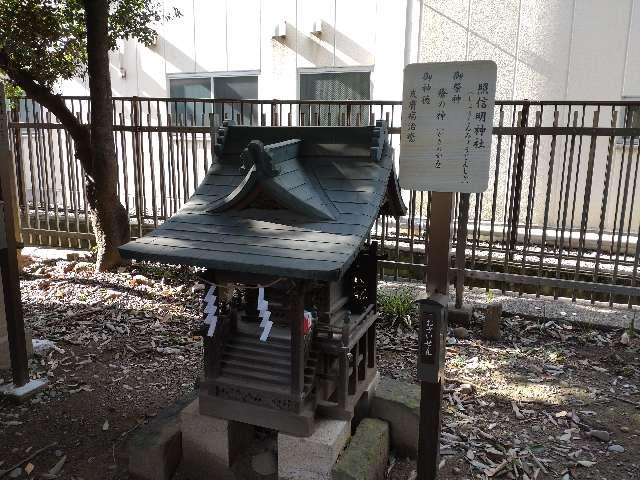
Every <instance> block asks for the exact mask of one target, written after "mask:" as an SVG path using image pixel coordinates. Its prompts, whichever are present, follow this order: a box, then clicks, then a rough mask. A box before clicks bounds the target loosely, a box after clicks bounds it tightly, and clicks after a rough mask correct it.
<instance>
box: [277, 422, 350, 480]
mask: <svg viewBox="0 0 640 480" xmlns="http://www.w3.org/2000/svg"><path fill="white" fill-rule="evenodd" d="M350 436H351V422H349V421H347V420H326V419H317V420H316V422H315V429H314V432H313V434H312V435H311V436H309V437H294V436H293V435H287V434H284V433H278V478H279V479H280V480H330V479H331V470H332V469H333V466H334V465H335V463H336V460H337V459H338V456H339V455H340V452H341V451H342V449H343V448H344V447H345V445H346V444H347V441H348V440H349V437H350Z"/></svg>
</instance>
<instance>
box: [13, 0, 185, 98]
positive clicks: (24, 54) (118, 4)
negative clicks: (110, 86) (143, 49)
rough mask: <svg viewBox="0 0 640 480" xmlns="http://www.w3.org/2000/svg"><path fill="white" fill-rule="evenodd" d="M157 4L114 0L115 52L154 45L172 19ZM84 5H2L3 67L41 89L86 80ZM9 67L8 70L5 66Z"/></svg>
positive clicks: (58, 0) (77, 1) (21, 0)
mask: <svg viewBox="0 0 640 480" xmlns="http://www.w3.org/2000/svg"><path fill="white" fill-rule="evenodd" d="M160 12H162V6H161V4H160V3H159V2H157V1H154V0H111V2H110V18H109V38H108V40H107V42H108V44H107V45H106V47H107V48H108V49H113V48H114V47H115V45H116V41H117V40H118V39H120V38H123V39H127V38H137V39H138V40H140V41H141V42H142V43H143V44H146V45H149V44H151V43H152V42H153V40H154V38H155V36H156V31H155V27H156V26H157V25H159V23H160V22H162V21H163V20H166V19H168V18H172V17H175V16H179V15H180V13H179V12H178V11H177V10H174V11H173V13H172V14H171V15H164V14H162V13H160ZM84 14H85V13H84V6H83V1H82V0H0V57H4V58H2V61H1V62H0V68H4V69H5V70H6V71H5V72H4V73H5V74H7V76H8V77H9V78H11V77H12V72H11V70H12V69H14V70H15V69H20V70H22V71H24V72H27V73H28V74H29V75H30V76H32V77H33V79H34V80H35V81H36V82H37V83H38V84H40V85H42V86H46V87H48V88H53V87H54V85H55V83H56V81H58V80H61V79H69V78H72V77H76V76H84V75H85V73H86V64H87V38H86V37H87V35H86V26H85V21H84ZM2 64H4V67H3V66H2Z"/></svg>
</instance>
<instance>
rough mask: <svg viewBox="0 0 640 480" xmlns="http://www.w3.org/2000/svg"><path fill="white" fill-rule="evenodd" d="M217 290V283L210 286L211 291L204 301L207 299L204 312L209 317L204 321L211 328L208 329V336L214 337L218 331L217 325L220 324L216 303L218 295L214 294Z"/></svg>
mask: <svg viewBox="0 0 640 480" xmlns="http://www.w3.org/2000/svg"><path fill="white" fill-rule="evenodd" d="M215 291H216V287H215V285H213V286H211V287H210V288H209V291H208V292H207V294H206V295H205V297H204V301H205V307H204V313H206V314H207V317H206V318H205V320H204V323H206V324H207V325H209V328H208V329H207V337H212V336H213V334H214V333H215V332H216V327H217V326H218V316H217V315H216V313H217V311H218V306H217V305H215V301H216V299H217V298H218V297H216V295H214V293H215Z"/></svg>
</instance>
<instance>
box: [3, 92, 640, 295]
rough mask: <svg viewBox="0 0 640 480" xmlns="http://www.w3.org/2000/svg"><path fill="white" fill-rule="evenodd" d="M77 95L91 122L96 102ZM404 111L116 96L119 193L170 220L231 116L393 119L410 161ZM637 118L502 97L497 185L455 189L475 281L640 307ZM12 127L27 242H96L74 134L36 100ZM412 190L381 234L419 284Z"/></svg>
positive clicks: (467, 267)
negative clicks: (466, 191) (404, 208)
mask: <svg viewBox="0 0 640 480" xmlns="http://www.w3.org/2000/svg"><path fill="white" fill-rule="evenodd" d="M65 101H66V102H67V105H68V106H69V108H70V109H71V110H72V111H73V112H74V114H75V115H76V116H77V117H78V118H79V119H80V120H81V121H83V122H88V119H89V113H90V104H89V100H88V98H87V97H65ZM401 113H402V112H401V104H400V102H395V101H280V100H211V99H191V98H181V99H174V98H172V99H167V98H138V97H127V98H124V97H123V98H114V100H113V121H114V140H115V144H116V150H117V156H118V165H119V178H118V188H119V195H120V198H121V201H122V203H123V204H124V205H125V207H126V209H127V211H128V212H129V215H130V220H131V233H132V236H134V237H136V236H140V235H143V234H145V233H146V232H148V231H149V230H150V229H152V228H154V227H155V226H157V225H158V224H159V223H161V222H162V221H164V220H165V219H166V218H168V217H169V216H171V215H172V214H173V213H175V212H176V211H177V210H178V209H179V208H180V207H181V205H182V204H183V203H184V202H185V201H186V200H187V199H188V198H189V196H190V195H191V194H192V193H193V191H194V190H195V187H196V186H197V185H198V184H199V182H200V180H201V179H202V178H203V176H204V174H205V172H206V170H207V169H208V167H209V165H210V163H211V160H212V158H213V145H214V143H215V138H214V135H215V131H216V127H217V125H218V124H219V123H220V122H221V121H222V120H224V119H228V120H232V121H234V122H235V123H238V124H250V125H368V124H374V123H375V121H376V120H378V119H384V120H386V121H387V122H388V124H389V126H390V132H391V142H392V145H394V146H395V147H396V159H397V153H398V150H399V144H400V141H399V140H400V137H399V136H400V134H401ZM638 117H640V102H567V101H565V102H551V101H544V102H533V101H497V102H496V107H495V114H494V118H495V125H494V127H493V144H492V154H491V167H490V168H491V169H490V179H491V180H490V185H489V188H488V190H487V191H485V192H483V193H481V194H472V195H469V196H465V195H462V196H460V195H458V196H457V197H456V203H455V212H456V214H455V219H456V220H455V225H454V227H455V232H456V233H455V235H454V237H455V238H458V236H459V235H460V238H466V245H465V249H462V248H460V249H458V250H459V254H458V267H459V268H460V269H462V268H464V276H465V279H466V283H467V284H482V285H484V286H495V287H499V288H502V289H503V290H504V289H506V290H515V291H519V292H529V293H535V294H537V295H540V294H550V295H554V296H556V297H557V296H569V297H573V298H575V297H576V296H583V297H584V296H588V298H591V299H592V300H606V301H616V302H624V303H628V304H629V305H631V304H632V303H635V302H637V299H638V298H640V286H639V285H638V281H639V273H638V259H639V257H640V255H639V254H640V242H638V236H639V234H640V185H639V182H638V170H639V163H640V149H639V148H638V138H640V128H639V126H640V118H638ZM9 128H10V138H11V147H12V150H13V152H14V158H15V162H16V171H17V186H18V196H19V203H20V215H21V221H22V232H23V235H24V240H25V242H26V243H29V244H39V245H58V246H75V247H86V246H89V245H90V244H91V242H92V235H91V230H90V222H89V208H88V205H87V201H86V192H85V190H84V182H83V178H82V170H81V168H80V165H79V163H78V161H77V159H75V157H74V153H73V152H74V150H73V140H72V139H71V137H70V136H69V135H68V133H67V132H66V131H65V129H64V128H63V127H62V125H61V124H60V123H59V122H58V121H57V119H56V118H55V117H54V116H53V115H51V114H50V113H49V112H47V111H46V110H45V109H43V108H41V107H40V106H38V105H37V104H36V103H35V102H33V101H31V100H30V99H22V100H21V101H19V102H18V105H17V106H16V108H14V109H13V110H12V112H11V121H10V123H9ZM403 195H404V197H405V201H406V203H407V205H408V207H409V211H408V214H407V215H406V216H405V217H402V218H391V217H382V218H380V219H379V220H378V222H377V223H376V224H375V226H374V228H373V231H372V235H373V236H374V237H376V238H377V239H378V240H379V241H380V243H381V245H382V247H383V248H384V250H385V251H386V253H387V255H388V258H387V259H386V260H385V261H383V262H382V269H383V271H382V273H383V274H384V275H386V276H390V277H392V278H420V277H421V276H422V275H423V274H424V269H425V261H428V259H426V258H425V242H426V240H427V238H428V235H429V229H430V225H429V211H430V194H429V192H424V191H404V192H403ZM459 219H462V221H461V222H459ZM453 248H455V242H454V245H453ZM463 266H464V267H463Z"/></svg>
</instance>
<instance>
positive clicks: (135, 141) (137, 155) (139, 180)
mask: <svg viewBox="0 0 640 480" xmlns="http://www.w3.org/2000/svg"><path fill="white" fill-rule="evenodd" d="M131 114H132V115H131V116H132V125H131V126H132V129H133V132H132V136H131V140H132V145H131V151H132V153H133V181H134V183H135V186H134V191H135V202H134V203H135V208H136V219H137V222H138V236H139V237H142V223H143V221H144V219H143V216H144V200H143V188H144V187H143V185H144V178H143V168H142V155H141V154H142V151H141V142H142V140H141V138H140V126H141V125H142V123H141V119H140V102H139V99H138V97H133V99H132V100H131ZM185 122H186V119H185ZM127 213H128V212H127Z"/></svg>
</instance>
